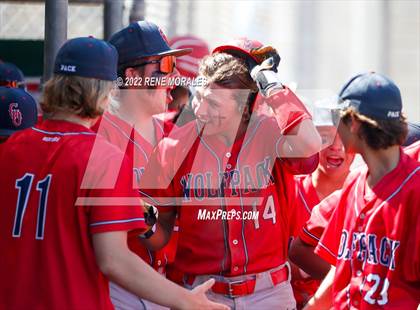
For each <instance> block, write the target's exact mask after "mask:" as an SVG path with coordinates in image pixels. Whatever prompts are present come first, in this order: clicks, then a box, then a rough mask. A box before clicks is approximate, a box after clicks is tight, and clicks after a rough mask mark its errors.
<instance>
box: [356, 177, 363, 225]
mask: <svg viewBox="0 0 420 310" xmlns="http://www.w3.org/2000/svg"><path fill="white" fill-rule="evenodd" d="M361 178H362V175H359V177H358V178H357V182H356V186H355V190H354V199H355V203H354V213H355V214H356V217H358V216H359V210H357V202H358V201H359V200H358V197H359V195H358V192H359V183H360V179H361Z"/></svg>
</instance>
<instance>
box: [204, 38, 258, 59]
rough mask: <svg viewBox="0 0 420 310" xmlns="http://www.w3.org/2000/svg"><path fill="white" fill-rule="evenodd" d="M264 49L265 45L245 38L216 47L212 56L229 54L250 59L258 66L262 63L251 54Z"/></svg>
mask: <svg viewBox="0 0 420 310" xmlns="http://www.w3.org/2000/svg"><path fill="white" fill-rule="evenodd" d="M261 47H263V44H262V43H261V42H259V41H257V40H250V39H248V38H245V37H241V38H238V39H235V40H233V41H232V42H229V43H228V44H225V45H221V46H218V47H216V48H215V49H214V50H213V52H212V54H214V53H228V54H231V55H234V56H238V57H241V58H243V57H250V58H251V59H252V60H254V61H255V62H256V63H257V64H258V63H260V62H261V61H260V60H259V59H257V58H256V57H255V55H253V54H252V53H251V51H252V50H255V49H259V48H261Z"/></svg>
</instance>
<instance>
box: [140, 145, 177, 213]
mask: <svg viewBox="0 0 420 310" xmlns="http://www.w3.org/2000/svg"><path fill="white" fill-rule="evenodd" d="M168 144H169V145H170V144H171V139H170V138H166V139H163V140H162V141H161V142H160V143H159V145H158V146H157V147H156V148H155V150H154V151H153V153H152V155H151V156H150V158H149V162H148V164H147V166H146V168H145V172H144V174H143V175H142V177H141V181H140V194H141V196H142V197H143V199H144V200H145V201H147V202H148V203H149V204H152V205H154V206H155V207H156V208H158V210H159V212H170V211H173V210H175V209H176V207H175V206H176V197H179V196H180V194H179V193H176V191H175V187H174V185H173V182H172V180H173V178H174V176H175V173H174V167H173V165H174V161H175V159H174V156H175V155H173V154H172V155H170V153H171V152H170V151H168V147H169V145H168Z"/></svg>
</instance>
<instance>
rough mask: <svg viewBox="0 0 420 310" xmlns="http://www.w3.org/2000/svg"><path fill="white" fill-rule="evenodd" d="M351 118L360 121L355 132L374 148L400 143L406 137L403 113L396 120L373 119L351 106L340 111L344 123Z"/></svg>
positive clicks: (384, 147)
mask: <svg viewBox="0 0 420 310" xmlns="http://www.w3.org/2000/svg"><path fill="white" fill-rule="evenodd" d="M352 118H354V119H355V120H357V121H359V122H360V123H361V126H360V129H359V132H358V133H357V134H358V136H359V138H360V139H363V140H364V141H365V142H366V143H367V145H368V146H369V147H370V148H372V149H374V150H379V149H386V148H388V147H390V146H393V145H402V144H403V143H404V141H405V139H406V137H407V133H408V127H407V121H406V118H405V116H404V115H403V114H401V116H400V118H399V119H396V120H375V119H373V118H370V117H368V116H366V115H363V114H360V113H359V112H357V111H356V110H355V109H354V108H353V107H349V108H347V109H346V110H344V111H343V112H342V113H341V121H343V122H344V124H349V123H350V122H351V119H352Z"/></svg>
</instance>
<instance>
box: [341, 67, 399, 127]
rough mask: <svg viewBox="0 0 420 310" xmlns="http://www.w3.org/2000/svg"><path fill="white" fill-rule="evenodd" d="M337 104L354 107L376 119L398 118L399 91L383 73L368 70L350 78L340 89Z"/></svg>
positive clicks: (343, 106)
mask: <svg viewBox="0 0 420 310" xmlns="http://www.w3.org/2000/svg"><path fill="white" fill-rule="evenodd" d="M338 97H339V105H340V106H342V108H345V107H348V106H351V107H354V108H355V109H356V110H357V111H358V112H359V113H360V114H363V115H365V116H368V117H371V118H373V119H377V120H391V119H399V118H400V116H401V111H402V99H401V93H400V90H399V88H398V87H397V85H395V83H394V82H393V81H392V80H390V79H389V78H388V77H386V76H385V75H382V74H379V73H376V72H369V73H364V74H358V75H356V76H354V77H353V78H351V79H350V80H349V81H348V82H347V83H346V84H345V85H344V87H343V88H342V89H341V91H340V93H339V95H338Z"/></svg>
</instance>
